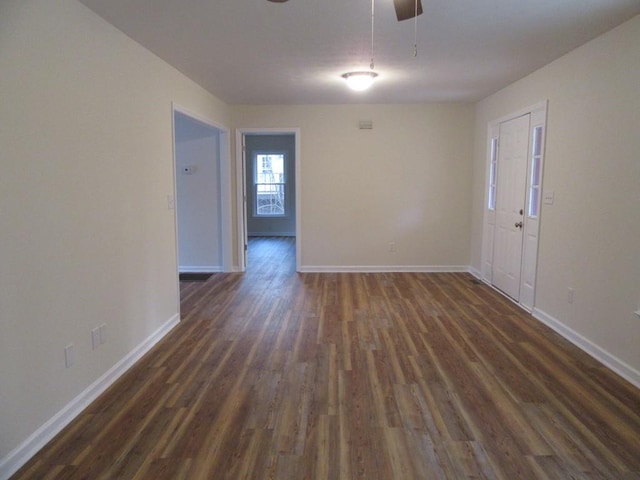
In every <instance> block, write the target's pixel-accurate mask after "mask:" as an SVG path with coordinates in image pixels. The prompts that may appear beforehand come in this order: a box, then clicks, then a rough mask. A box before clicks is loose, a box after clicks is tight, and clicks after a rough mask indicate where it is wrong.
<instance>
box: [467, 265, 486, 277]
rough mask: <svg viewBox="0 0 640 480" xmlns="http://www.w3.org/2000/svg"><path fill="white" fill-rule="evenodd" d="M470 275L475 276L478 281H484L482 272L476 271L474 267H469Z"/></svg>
mask: <svg viewBox="0 0 640 480" xmlns="http://www.w3.org/2000/svg"><path fill="white" fill-rule="evenodd" d="M469 273H470V274H471V275H473V276H474V277H476V278H477V279H478V280H484V279H483V278H482V272H481V271H480V270H477V269H475V268H473V267H469Z"/></svg>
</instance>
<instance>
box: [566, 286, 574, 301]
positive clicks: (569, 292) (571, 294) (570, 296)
mask: <svg viewBox="0 0 640 480" xmlns="http://www.w3.org/2000/svg"><path fill="white" fill-rule="evenodd" d="M575 293H576V292H575V290H574V289H573V288H571V287H569V288H568V289H567V302H569V303H570V304H571V303H573V300H574V298H575Z"/></svg>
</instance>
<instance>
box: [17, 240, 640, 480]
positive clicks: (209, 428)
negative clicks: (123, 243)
mask: <svg viewBox="0 0 640 480" xmlns="http://www.w3.org/2000/svg"><path fill="white" fill-rule="evenodd" d="M294 250H295V245H294V241H293V240H292V239H275V240H274V239H266V238H257V239H253V240H252V242H251V246H250V256H249V268H248V271H247V272H246V273H245V274H214V275H213V276H212V277H211V278H210V279H209V280H208V281H207V282H199V283H183V284H181V293H182V318H183V319H182V322H181V323H180V325H179V326H177V327H176V328H175V329H174V330H173V331H172V332H171V333H170V334H169V335H168V336H167V337H166V338H165V339H164V340H163V341H162V342H161V343H160V344H159V345H157V347H156V348H154V349H153V350H152V351H151V352H150V353H149V354H147V355H146V356H145V357H144V358H143V359H142V360H141V361H140V362H139V363H138V364H137V365H136V366H134V367H133V368H132V369H131V370H130V371H129V372H128V373H127V374H126V375H124V376H123V377H122V378H121V379H120V380H119V381H118V382H117V383H116V384H115V385H114V386H113V387H112V388H110V389H109V390H108V391H107V392H106V393H105V394H104V395H103V396H102V397H100V398H99V399H98V400H97V401H96V402H94V403H93V404H92V405H91V406H90V407H89V408H88V409H87V410H86V411H85V412H84V413H82V414H81V415H80V416H79V417H78V418H77V419H76V420H75V421H74V422H73V423H72V424H71V425H69V427H68V428H66V429H65V430H64V431H63V432H61V434H60V435H58V437H56V438H55V439H54V440H53V441H52V442H51V443H50V444H49V445H48V446H46V447H45V448H44V449H43V450H42V451H41V452H40V453H39V454H38V455H36V456H35V457H34V458H33V459H32V460H31V461H30V462H29V463H28V464H27V465H25V467H24V468H23V469H22V470H21V471H20V472H18V473H17V474H16V475H15V477H14V478H16V479H31V478H37V479H53V478H56V479H81V478H82V479H244V478H246V479H367V480H370V479H383V480H385V479H449V478H451V479H462V478H488V479H510V480H511V479H533V478H550V479H567V478H575V479H578V478H580V479H581V478H597V479H637V478H640V391H639V390H638V389H636V388H635V387H633V386H632V385H630V384H628V383H626V382H625V381H623V380H622V379H620V378H619V377H617V376H615V375H614V374H612V373H611V372H609V371H608V370H607V369H605V368H604V367H603V366H601V365H600V364H599V363H597V362H596V361H595V360H593V359H592V358H590V357H589V356H587V355H586V354H584V353H583V352H581V351H580V350H578V349H577V348H576V347H574V346H572V345H571V344H569V343H568V342H567V341H565V340H563V339H562V338H561V337H559V336H558V335H556V334H555V333H553V332H551V331H550V330H549V329H547V328H546V327H544V326H543V325H542V324H540V323H539V322H537V321H536V320H534V319H533V318H532V317H530V316H529V315H526V314H525V313H524V312H522V311H521V310H520V309H519V308H517V307H516V306H515V305H513V304H512V303H511V302H509V301H508V300H506V299H505V298H503V297H502V296H501V295H499V294H497V293H495V292H494V291H493V290H491V289H490V288H488V287H487V286H485V285H482V284H477V283H476V282H474V281H473V279H472V277H471V276H470V275H468V274H463V273H455V274H453V273H439V274H420V273H379V274H378V273H369V274H347V273H340V274H297V273H296V272H295V260H294V255H295V253H294ZM603 321H604V319H603Z"/></svg>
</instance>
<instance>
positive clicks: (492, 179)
mask: <svg viewBox="0 0 640 480" xmlns="http://www.w3.org/2000/svg"><path fill="white" fill-rule="evenodd" d="M490 155H491V162H490V164H489V204H488V205H487V206H488V208H489V210H495V209H496V177H497V174H498V172H497V170H498V139H497V138H492V139H491V153H490Z"/></svg>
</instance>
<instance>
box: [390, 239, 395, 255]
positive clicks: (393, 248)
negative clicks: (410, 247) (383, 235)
mask: <svg viewBox="0 0 640 480" xmlns="http://www.w3.org/2000/svg"><path fill="white" fill-rule="evenodd" d="M389 252H391V253H396V242H389Z"/></svg>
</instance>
